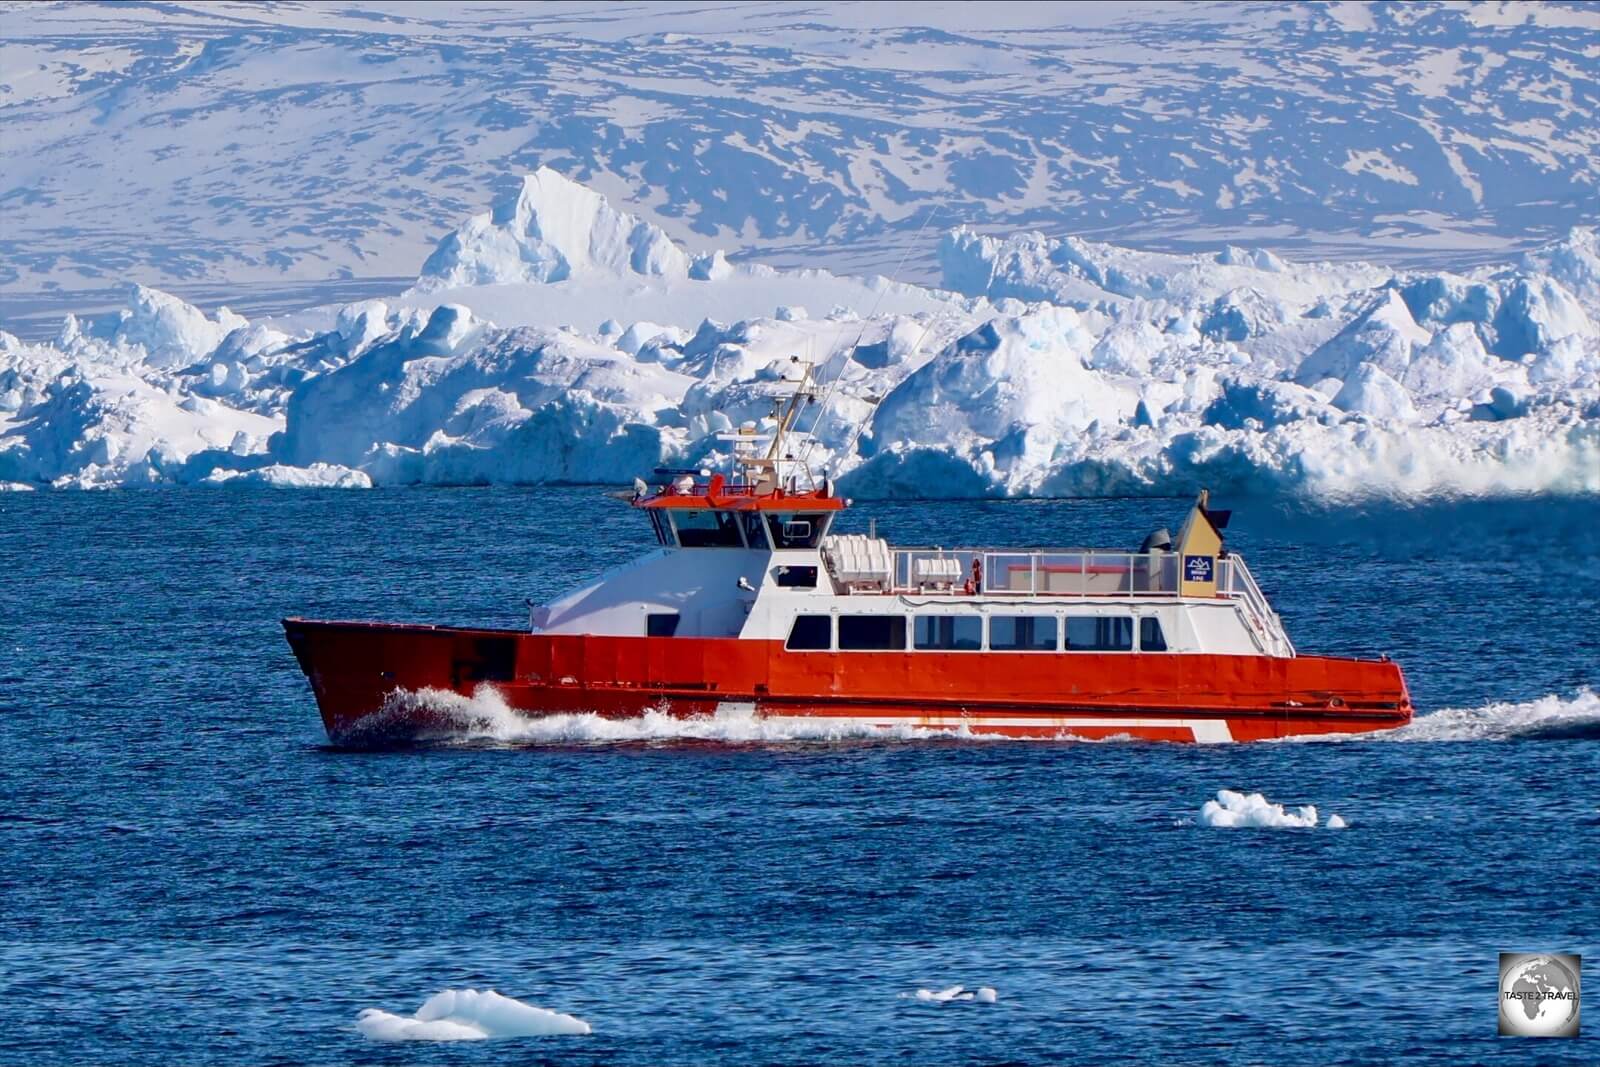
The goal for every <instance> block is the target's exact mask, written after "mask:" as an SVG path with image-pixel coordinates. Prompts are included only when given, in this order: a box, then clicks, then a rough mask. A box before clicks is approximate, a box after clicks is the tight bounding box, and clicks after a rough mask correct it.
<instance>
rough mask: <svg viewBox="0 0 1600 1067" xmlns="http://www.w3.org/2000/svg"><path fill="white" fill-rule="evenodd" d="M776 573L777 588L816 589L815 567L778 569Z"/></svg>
mask: <svg viewBox="0 0 1600 1067" xmlns="http://www.w3.org/2000/svg"><path fill="white" fill-rule="evenodd" d="M776 573H777V578H778V586H779V588H782V589H815V588H816V587H817V568H815V567H779V568H778V569H777V572H776Z"/></svg>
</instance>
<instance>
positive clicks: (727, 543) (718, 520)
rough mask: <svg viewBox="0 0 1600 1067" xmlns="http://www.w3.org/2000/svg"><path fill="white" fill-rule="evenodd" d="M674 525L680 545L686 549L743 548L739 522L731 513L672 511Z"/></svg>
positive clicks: (690, 509)
mask: <svg viewBox="0 0 1600 1067" xmlns="http://www.w3.org/2000/svg"><path fill="white" fill-rule="evenodd" d="M672 524H673V525H674V526H675V527H677V530H678V544H680V545H682V546H683V547H684V548H742V547H743V546H744V539H743V538H742V537H740V536H739V521H738V520H737V519H735V518H734V516H733V513H732V512H730V511H709V510H701V509H700V508H674V509H672Z"/></svg>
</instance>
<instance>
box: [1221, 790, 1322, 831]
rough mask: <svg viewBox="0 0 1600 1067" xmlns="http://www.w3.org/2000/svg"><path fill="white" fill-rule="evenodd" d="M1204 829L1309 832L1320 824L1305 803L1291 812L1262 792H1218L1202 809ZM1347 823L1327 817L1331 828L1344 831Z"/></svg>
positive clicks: (1313, 812) (1314, 809) (1310, 805)
mask: <svg viewBox="0 0 1600 1067" xmlns="http://www.w3.org/2000/svg"><path fill="white" fill-rule="evenodd" d="M1200 823H1201V825H1203V826H1230V827H1231V826H1265V827H1273V828H1279V827H1291V828H1294V827H1298V828H1302V829H1310V828H1311V827H1314V826H1316V825H1317V809H1316V806H1315V805H1313V804H1302V805H1300V807H1298V808H1295V809H1293V810H1292V811H1290V810H1286V809H1285V808H1284V806H1283V805H1282V804H1274V803H1272V801H1270V800H1268V799H1267V798H1266V797H1264V796H1262V795H1261V794H1260V793H1236V792H1234V791H1233V790H1232V789H1219V790H1217V799H1215V800H1208V801H1206V802H1205V804H1203V805H1202V806H1201V808H1200ZM1345 825H1346V824H1345V821H1344V820H1343V819H1341V818H1340V817H1339V816H1337V815H1331V816H1329V817H1328V828H1329V829H1331V830H1342V829H1344V828H1345Z"/></svg>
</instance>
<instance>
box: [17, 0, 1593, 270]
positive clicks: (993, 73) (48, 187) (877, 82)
mask: <svg viewBox="0 0 1600 1067" xmlns="http://www.w3.org/2000/svg"><path fill="white" fill-rule="evenodd" d="M1597 115H1600V11H1596V9H1595V8H1594V6H1593V5H1586V4H1561V3H1545V4H1521V3H1508V4H1499V3H1496V4H1486V5H1475V6H1466V5H1456V4H1449V5H1434V4H1385V5H1365V4H1332V5H1326V4H1320V3H1316V4H1270V5H1268V4H1260V5H1248V4H1200V3H1193V4H1165V3H1146V4H1132V5H1093V4H1076V3H1072V4H1044V3H1041V4H1015V5H994V4H949V5H932V4H872V5H848V4H838V5H834V4H822V5H818V4H812V3H787V2H785V3H744V4H711V5H707V4H677V3H650V2H641V3H631V4H629V5H627V6H626V7H623V8H618V7H617V6H616V5H614V4H602V3H564V4H554V5H551V4H542V5H528V6H521V7H518V6H508V5H469V4H450V3H444V4H433V3H430V4H426V5H421V4H413V3H400V2H398V0H372V2H363V3H360V4H356V3H340V2H334V3H315V4H294V3H286V4H274V5H270V6H268V5H261V6H244V5H226V6H224V5H216V4H196V3H181V2H174V3H161V4H119V5H105V4H101V5H88V4H43V3H33V4H12V5H6V6H5V8H4V9H3V10H0V129H3V131H4V133H3V136H0V291H9V292H10V293H11V294H13V299H14V300H20V299H22V294H25V293H38V292H39V291H41V290H43V289H44V288H45V287H46V286H49V285H58V286H62V287H64V288H67V289H74V290H76V289H90V288H100V287H103V286H105V285H108V284H112V283H115V282H119V281H121V280H122V279H125V278H137V279H139V280H141V281H143V282H144V283H146V284H151V285H161V286H170V285H181V286H182V287H184V288H185V289H186V290H187V288H188V287H190V286H196V287H198V286H202V285H204V286H209V287H215V286H217V285H219V284H233V285H238V284H241V283H247V282H249V283H266V282H286V281H305V280H312V279H349V278H356V279H359V278H369V277H391V276H395V275H402V274H408V273H410V272H411V271H412V270H414V269H415V264H417V263H419V262H421V260H422V259H423V257H424V256H425V255H426V254H427V253H428V251H429V249H430V248H431V246H432V245H433V244H434V242H435V239H436V237H437V235H438V234H439V233H441V232H443V231H445V230H447V229H448V228H450V227H452V226H454V225H455V224H456V222H457V221H458V220H459V219H461V218H462V217H464V216H466V215H467V214H468V213H469V212H470V211H472V210H474V209H475V207H476V205H478V204H479V203H480V202H481V200H482V196H483V193H482V190H483V189H485V188H487V187H489V186H490V183H492V182H494V181H497V180H500V179H502V178H503V177H504V176H506V175H510V174H519V175H520V174H522V173H525V172H529V171H532V170H534V169H536V168H537V167H538V166H539V165H550V166H552V167H554V168H556V169H557V170H559V171H561V172H562V173H565V174H569V175H571V176H573V177H576V178H578V179H580V180H582V181H584V182H585V183H586V184H588V185H590V186H591V187H593V188H594V189H595V190H597V191H599V192H605V193H607V194H609V195H611V196H612V198H613V199H614V200H618V201H627V202H630V203H633V204H635V205H637V210H638V211H639V212H640V213H641V214H642V216H643V217H644V218H645V219H646V220H647V221H649V222H652V223H654V224H656V225H658V226H662V227H664V228H665V229H666V230H667V232H668V233H670V234H671V235H672V236H673V237H674V238H675V239H676V240H677V241H678V242H679V243H680V244H683V245H685V246H686V247H687V248H688V249H689V250H690V251H691V252H692V253H698V252H703V251H705V250H706V249H708V248H711V247H714V246H716V247H722V248H725V249H727V250H729V251H730V252H731V253H735V254H736V255H735V258H738V256H737V253H753V254H755V255H756V256H757V257H758V258H760V259H762V260H764V261H766V262H773V263H782V264H787V265H809V266H815V267H821V268H825V269H830V270H833V271H835V272H838V273H864V272H884V273H887V272H889V268H890V267H891V266H892V264H893V263H894V262H895V261H896V260H897V258H898V255H899V251H900V250H901V249H903V248H907V247H909V248H913V249H914V250H915V252H916V256H915V257H914V259H913V262H912V267H913V269H917V268H921V270H922V273H913V274H912V275H910V277H914V278H918V279H921V280H925V281H926V280H932V279H933V278H934V277H935V276H936V273H935V272H936V266H935V264H934V262H933V256H932V255H931V253H932V251H933V249H934V247H935V245H934V244H933V243H932V242H928V241H924V240H920V239H918V238H917V237H916V231H917V229H918V228H919V227H920V226H922V225H923V224H924V223H925V222H926V220H927V219H928V218H929V217H930V215H931V214H932V213H933V210H934V209H935V208H936V207H937V208H938V209H939V213H938V215H937V216H936V217H935V218H934V220H933V225H932V227H931V230H933V231H937V230H942V229H944V228H947V227H949V226H953V225H956V224H959V223H968V224H971V225H974V226H976V227H978V228H979V229H981V230H983V231H984V232H986V233H998V234H1001V235H1004V234H1008V233H1014V232H1016V231H1018V230H1020V229H1039V230H1041V231H1043V232H1045V233H1048V234H1051V235H1056V236H1058V235H1060V234H1064V233H1075V234H1086V235H1093V236H1095V237H1097V238H1098V239H1101V240H1109V241H1114V242H1117V243H1121V244H1124V245H1134V246H1139V247H1160V248H1168V249H1172V248H1179V247H1181V248H1187V249H1198V248H1212V247H1220V246H1222V245H1224V244H1228V243H1233V244H1244V245H1251V246H1258V245H1262V244H1266V245H1270V246H1271V247H1273V248H1276V249H1278V250H1279V251H1284V250H1290V251H1294V252H1295V253H1296V254H1298V255H1301V256H1302V258H1304V257H1305V256H1329V255H1339V256H1348V255H1352V254H1353V255H1362V256H1366V257H1368V258H1371V259H1374V260H1378V261H1381V262H1386V263H1401V264H1407V265H1413V266H1414V265H1418V264H1421V263H1431V264H1436V265H1456V266H1460V265H1463V264H1470V263H1478V262H1484V261H1487V260H1489V259H1493V258H1496V257H1498V258H1501V259H1507V258H1510V256H1511V254H1512V252H1513V251H1514V250H1515V249H1519V248H1523V247H1528V246H1530V245H1533V244H1537V243H1540V242H1544V241H1548V240H1551V239H1554V238H1557V237H1559V236H1560V235H1561V234H1563V233H1565V232H1566V230H1567V229H1568V228H1569V227H1570V226H1572V225H1573V224H1577V223H1590V224H1593V223H1595V222H1600V196H1597V182H1600V165H1597V163H1600V161H1597V154H1600V153H1597V146H1600V119H1597ZM463 239H464V240H466V241H468V243H469V244H470V243H471V242H472V241H473V240H474V239H475V238H474V237H473V235H470V234H467V235H464V238H463ZM605 240H608V241H609V240H615V241H621V242H623V244H624V245H626V243H627V241H628V240H630V237H629V235H628V234H626V233H620V234H612V235H608V236H607V237H606V238H605ZM639 251H641V254H643V255H644V256H645V266H646V269H647V270H648V269H653V268H661V269H666V268H668V267H672V268H674V269H675V266H676V265H675V264H670V263H667V262H661V263H654V264H651V263H649V262H648V257H649V252H648V250H639ZM541 269H556V268H555V265H553V264H550V265H546V267H543V268H542V267H540V266H538V264H537V262H536V261H530V266H529V270H530V271H532V272H534V273H537V272H538V271H539V270H541ZM457 280H461V281H481V280H482V279H476V278H468V277H465V276H463V277H460V278H458V279H457Z"/></svg>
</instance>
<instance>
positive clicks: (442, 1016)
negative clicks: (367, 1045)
mask: <svg viewBox="0 0 1600 1067" xmlns="http://www.w3.org/2000/svg"><path fill="white" fill-rule="evenodd" d="M356 1029H358V1030H360V1031H361V1032H362V1033H363V1034H365V1035H366V1036H367V1037H370V1038H372V1039H373V1040H374V1041H482V1040H485V1039H486V1038H491V1037H546V1036H551V1035H562V1034H588V1033H592V1032H593V1031H592V1029H591V1028H590V1026H589V1024H588V1023H586V1022H584V1021H583V1020H582V1019H580V1018H578V1017H577V1016H575V1015H563V1014H562V1013H561V1012H558V1011H550V1010H549V1009H547V1008H540V1007H536V1006H534V1005H532V1004H524V1003H523V1002H522V1001H520V1000H513V999H512V998H511V997H504V996H501V995H500V994H499V993H496V992H495V991H494V990H492V989H486V990H484V991H483V992H481V993H480V992H478V991H477V990H476V989H446V990H445V991H444V992H442V993H437V994H435V995H434V996H432V997H430V998H428V1000H427V1002H426V1003H424V1004H423V1005H422V1007H420V1008H418V1009H417V1012H416V1014H415V1015H409V1016H406V1015H393V1014H390V1013H389V1012H386V1011H381V1010H379V1009H377V1008H367V1009H366V1010H365V1011H363V1012H361V1014H360V1015H358V1016H357V1017H356Z"/></svg>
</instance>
